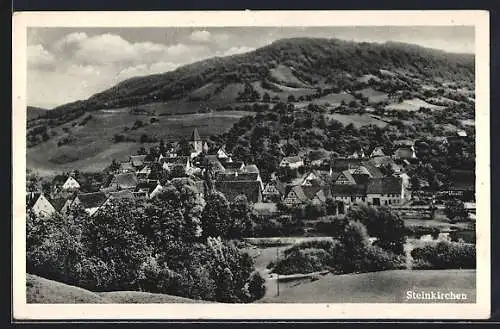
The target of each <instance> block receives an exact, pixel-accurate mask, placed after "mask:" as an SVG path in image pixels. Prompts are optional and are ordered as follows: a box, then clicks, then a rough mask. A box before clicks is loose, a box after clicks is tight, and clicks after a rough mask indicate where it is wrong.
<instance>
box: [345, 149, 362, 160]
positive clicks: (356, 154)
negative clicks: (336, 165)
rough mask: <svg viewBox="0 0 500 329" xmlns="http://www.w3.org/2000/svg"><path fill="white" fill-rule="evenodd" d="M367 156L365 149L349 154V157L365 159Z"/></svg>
mask: <svg viewBox="0 0 500 329" xmlns="http://www.w3.org/2000/svg"><path fill="white" fill-rule="evenodd" d="M364 157H365V152H364V151H363V149H360V150H357V151H354V152H353V153H352V154H351V155H349V156H348V158H351V159H363V158H364Z"/></svg>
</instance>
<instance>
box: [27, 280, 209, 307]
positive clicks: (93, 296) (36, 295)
mask: <svg viewBox="0 0 500 329" xmlns="http://www.w3.org/2000/svg"><path fill="white" fill-rule="evenodd" d="M26 301H27V303H39V304H109V303H111V304H125V303H130V304H138V303H144V304H148V303H207V302H205V301H196V300H192V299H189V298H183V297H178V296H171V295H164V294H152V293H147V292H139V291H114V292H101V293H95V292H91V291H88V290H85V289H82V288H78V287H74V286H70V285H67V284H64V283H60V282H57V281H52V280H47V279H44V278H42V277H39V276H36V275H33V274H27V277H26Z"/></svg>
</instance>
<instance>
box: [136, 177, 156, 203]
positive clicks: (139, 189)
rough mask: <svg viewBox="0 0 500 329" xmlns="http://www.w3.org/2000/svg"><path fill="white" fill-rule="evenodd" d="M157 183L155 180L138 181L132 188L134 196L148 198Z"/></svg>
mask: <svg viewBox="0 0 500 329" xmlns="http://www.w3.org/2000/svg"><path fill="white" fill-rule="evenodd" d="M158 185H160V182H158V181H156V180H147V181H142V182H139V183H138V184H137V186H136V188H135V190H134V196H136V197H138V198H146V199H149V198H150V195H151V193H152V192H153V191H154V190H155V188H156V187H157V186H158Z"/></svg>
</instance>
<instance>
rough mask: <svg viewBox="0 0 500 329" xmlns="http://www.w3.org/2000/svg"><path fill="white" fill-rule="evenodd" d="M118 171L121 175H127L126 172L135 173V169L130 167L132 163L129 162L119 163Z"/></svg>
mask: <svg viewBox="0 0 500 329" xmlns="http://www.w3.org/2000/svg"><path fill="white" fill-rule="evenodd" d="M118 170H119V172H121V173H127V172H135V170H136V169H135V168H134V166H133V165H132V162H130V161H129V162H122V163H120V168H119V169H118Z"/></svg>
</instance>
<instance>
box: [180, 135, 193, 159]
mask: <svg viewBox="0 0 500 329" xmlns="http://www.w3.org/2000/svg"><path fill="white" fill-rule="evenodd" d="M177 149H178V150H177V153H178V154H179V155H182V156H187V155H191V151H192V148H191V144H189V142H188V141H187V140H186V139H185V138H181V139H180V140H179V144H178V145H177Z"/></svg>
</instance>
